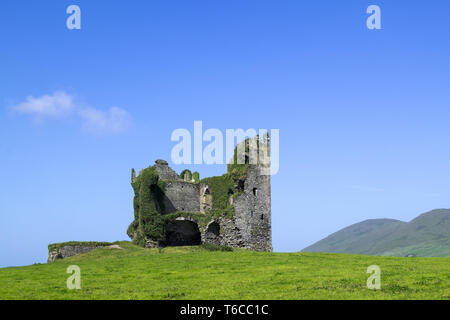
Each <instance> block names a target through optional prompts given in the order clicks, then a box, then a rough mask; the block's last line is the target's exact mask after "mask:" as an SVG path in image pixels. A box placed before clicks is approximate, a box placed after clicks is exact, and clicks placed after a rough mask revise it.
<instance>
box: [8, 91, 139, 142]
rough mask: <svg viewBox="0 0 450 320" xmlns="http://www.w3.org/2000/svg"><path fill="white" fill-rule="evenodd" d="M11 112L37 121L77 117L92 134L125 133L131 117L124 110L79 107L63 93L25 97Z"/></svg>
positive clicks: (71, 98) (84, 128) (83, 127)
mask: <svg viewBox="0 0 450 320" xmlns="http://www.w3.org/2000/svg"><path fill="white" fill-rule="evenodd" d="M12 110H13V111H15V112H18V113H21V114H29V115H33V116H34V117H35V120H37V121H42V120H43V119H44V118H58V117H64V116H73V117H77V118H78V119H79V120H80V121H81V126H82V129H83V130H85V131H87V132H89V133H94V134H118V133H121V132H123V131H125V130H126V129H127V128H128V127H129V125H130V123H131V116H130V115H129V114H128V112H127V111H125V110H124V109H121V108H118V107H112V108H110V109H109V110H107V111H103V110H99V109H96V108H91V107H84V106H80V105H77V104H75V103H74V99H73V97H72V96H70V95H68V94H67V93H65V92H64V91H58V92H55V93H53V94H52V95H44V96H41V97H38V98H34V97H31V96H30V97H27V98H26V100H25V101H24V102H22V103H20V104H18V105H16V106H14V107H13V108H12Z"/></svg>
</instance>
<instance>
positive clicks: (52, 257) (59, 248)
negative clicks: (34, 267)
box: [47, 242, 111, 262]
mask: <svg viewBox="0 0 450 320" xmlns="http://www.w3.org/2000/svg"><path fill="white" fill-rule="evenodd" d="M109 245H111V244H110V243H101V242H97V243H96V242H91V243H87V244H83V243H82V242H79V243H78V244H67V245H64V244H61V245H59V244H53V245H50V246H49V251H48V259H47V262H53V261H56V260H60V259H65V258H69V257H73V256H75V255H77V254H81V253H86V252H89V251H92V250H95V249H98V248H102V247H105V246H109Z"/></svg>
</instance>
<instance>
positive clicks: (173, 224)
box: [165, 220, 202, 246]
mask: <svg viewBox="0 0 450 320" xmlns="http://www.w3.org/2000/svg"><path fill="white" fill-rule="evenodd" d="M201 242H202V239H201V235H200V230H199V228H198V225H197V223H195V222H193V221H189V220H174V221H169V222H167V223H166V241H165V244H166V245H167V246H195V245H199V244H201Z"/></svg>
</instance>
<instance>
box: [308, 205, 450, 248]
mask: <svg viewBox="0 0 450 320" xmlns="http://www.w3.org/2000/svg"><path fill="white" fill-rule="evenodd" d="M302 251H303V252H334V253H356V254H368V255H385V256H407V255H413V256H418V257H450V210H447V209H440V210H433V211H430V212H427V213H424V214H422V215H420V216H419V217H417V218H415V219H414V220H412V221H410V222H408V223H406V222H402V221H398V220H390V219H374V220H366V221H363V222H360V223H357V224H354V225H351V226H349V227H347V228H344V229H342V230H340V231H338V232H336V233H333V234H331V235H330V236H328V237H326V238H325V239H323V240H320V241H318V242H316V243H315V244H313V245H311V246H309V247H307V248H305V249H303V250H302Z"/></svg>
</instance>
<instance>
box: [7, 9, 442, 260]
mask: <svg viewBox="0 0 450 320" xmlns="http://www.w3.org/2000/svg"><path fill="white" fill-rule="evenodd" d="M71 4H76V5H79V6H80V8H81V12H82V29H81V30H68V29H67V28H66V19H67V17H68V15H67V14H66V8H67V7H68V6H69V5H71ZM371 4H376V5H379V6H380V8H381V14H382V30H368V29H367V27H366V19H367V17H368V15H367V14H366V8H367V7H368V6H369V5H371ZM449 12H450V2H448V1H447V0H442V1H439V0H433V1H401V0H398V1H378V0H374V1H362V0H361V1H359V0H353V1H350V0H349V1H331V0H330V1H324V0H321V1H317V0H316V1H298V0H295V1H294V0H292V1H289V0H281V1H274V0H270V1H268V0H258V1H256V0H246V1H241V0H227V1H224V0H214V1H210V0H195V1H194V0H190V1H181V0H179V1H175V0H168V1H100V0H97V1H76V0H71V1H65V0H57V1H56V0H54V1H22V0H14V1H10V0H3V1H1V4H0V41H1V42H0V43H1V50H0V155H1V158H0V159H1V160H0V195H1V196H0V266H11V265H25V264H31V263H35V262H45V260H46V256H47V248H46V246H47V245H48V244H49V243H51V242H60V241H69V240H104V241H115V240H125V239H127V235H126V233H125V231H126V228H127V226H128V224H129V223H130V222H131V221H132V218H133V211H132V196H133V193H132V189H131V187H130V185H129V181H130V170H131V168H132V167H134V168H136V169H141V168H143V167H147V166H148V165H150V164H152V163H153V161H154V160H155V159H158V158H162V159H167V160H170V153H171V149H172V147H173V146H174V145H175V143H173V142H171V141H170V135H171V133H172V131H173V130H175V129H177V128H186V129H189V130H190V131H192V130H193V121H194V120H201V121H203V126H204V128H205V129H208V128H218V129H220V130H223V131H225V129H227V128H230V129H233V128H244V129H248V128H255V129H258V128H266V129H279V130H280V170H279V173H278V174H277V175H275V176H273V177H272V223H273V244H274V249H275V250H276V251H297V250H300V249H302V248H304V247H306V246H308V245H310V244H312V243H314V242H315V241H317V240H320V239H321V238H323V237H325V236H326V235H328V234H330V233H332V232H335V231H337V230H338V229H340V228H342V227H345V226H347V225H349V224H352V223H356V222H359V221H361V220H365V219H370V218H394V219H399V220H405V221H408V220H411V219H412V218H414V217H415V216H417V215H418V214H420V213H423V212H426V211H428V210H431V209H435V208H450V198H449V196H448V195H449V194H450V140H449V136H450V126H449V119H450V90H449V89H450V59H449V58H450V41H449V34H450V18H449V14H448V13H449ZM46 96H47V97H46ZM30 97H31V98H30ZM58 97H59V98H58ZM27 99H28V100H27ZM30 99H31V100H30ZM42 101H44V102H45V101H46V103H47V105H48V104H50V105H52V104H56V105H58V106H61V105H62V106H66V107H67V108H66V109H64V108H63V109H61V108H59V109H57V110H53V109H50V110H46V111H45V112H44V111H43V110H42V109H39V106H40V104H39V103H41V104H42V103H43V102H42ZM49 101H50V102H49ZM33 108H34V109H33ZM173 167H174V169H175V170H177V171H178V172H180V171H181V170H182V169H183V168H184V167H183V166H173ZM188 167H189V168H190V169H193V170H198V171H200V173H201V176H202V177H206V176H209V175H216V174H222V173H223V172H224V171H225V167H224V166H207V165H197V166H195V165H191V166H188Z"/></svg>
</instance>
